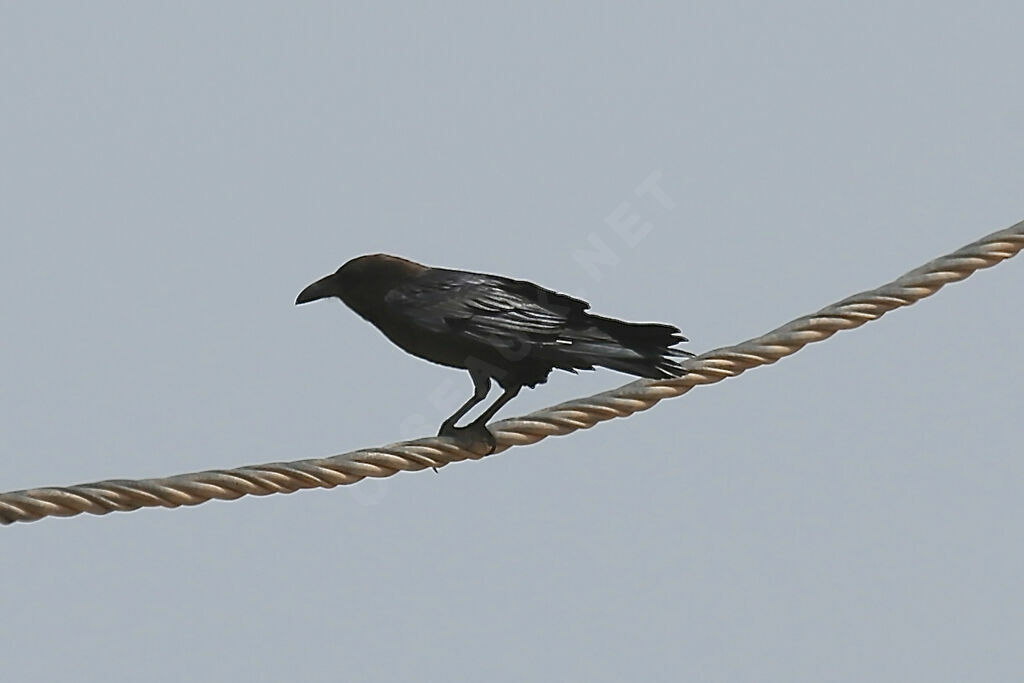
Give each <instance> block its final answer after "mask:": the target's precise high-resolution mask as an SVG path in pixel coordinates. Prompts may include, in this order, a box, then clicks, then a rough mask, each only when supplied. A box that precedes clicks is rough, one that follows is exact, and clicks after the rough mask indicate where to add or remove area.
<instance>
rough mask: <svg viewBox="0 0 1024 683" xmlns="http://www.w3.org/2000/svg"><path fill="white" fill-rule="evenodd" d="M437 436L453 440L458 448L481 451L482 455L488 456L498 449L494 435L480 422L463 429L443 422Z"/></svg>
mask: <svg viewBox="0 0 1024 683" xmlns="http://www.w3.org/2000/svg"><path fill="white" fill-rule="evenodd" d="M437 435H438V436H446V437H448V438H451V439H455V440H456V441H458V442H459V445H460V446H463V447H465V448H468V449H469V450H472V451H479V450H483V451H484V455H490V454H491V453H493V452H494V449H495V448H497V447H498V442H497V441H496V440H495V439H494V434H491V431H490V430H489V429H487V425H485V424H484V423H482V422H470V423H469V424H468V425H466V426H465V427H456V426H455V425H454V424H449V423H447V422H445V423H444V424H442V425H441V431H439V432H438V433H437Z"/></svg>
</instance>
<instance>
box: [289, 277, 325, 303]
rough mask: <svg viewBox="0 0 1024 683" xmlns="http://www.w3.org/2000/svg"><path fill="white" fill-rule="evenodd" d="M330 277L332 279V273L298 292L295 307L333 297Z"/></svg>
mask: <svg viewBox="0 0 1024 683" xmlns="http://www.w3.org/2000/svg"><path fill="white" fill-rule="evenodd" d="M332 277H334V275H333V273H332V274H331V275H328V276H327V277H322V278H320V279H319V280H317V281H316V282H314V283H313V284H311V285H310V286H309V287H306V288H305V289H304V290H302V291H301V292H299V296H298V297H297V298H296V299H295V305H296V306H298V305H299V304H308V303H309V302H310V301H316V300H317V299H326V298H327V297H329V296H334V292H333V287H332V286H331V285H332V284H333V283H332V282H331V278H332Z"/></svg>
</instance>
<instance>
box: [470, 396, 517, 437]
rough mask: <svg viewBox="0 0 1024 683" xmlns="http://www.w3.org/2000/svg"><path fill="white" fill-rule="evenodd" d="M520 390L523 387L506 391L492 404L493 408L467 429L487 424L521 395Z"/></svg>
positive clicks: (482, 414) (481, 414)
mask: <svg viewBox="0 0 1024 683" xmlns="http://www.w3.org/2000/svg"><path fill="white" fill-rule="evenodd" d="M520 389H522V387H521V386H511V387H509V388H507V389H505V393H503V394H502V395H501V396H499V397H498V399H497V400H496V401H495V402H494V403H492V404H491V406H490V407H489V408H488V409H487V410H485V411H484V412H482V413H480V417H478V418H476V419H475V420H473V422H471V423H470V424H468V425H466V427H467V428H468V427H471V426H472V425H474V424H477V423H479V424H481V425H485V424H487V422H488V420H490V419H491V418H492V417H494V414H495V413H496V412H498V411H499V410H501V408H502V406H504V405H505V404H506V403H508V402H509V401H511V400H512V399H514V398H515V397H516V395H517V394H518V393H519V390H520Z"/></svg>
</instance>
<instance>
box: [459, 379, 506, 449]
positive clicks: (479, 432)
mask: <svg viewBox="0 0 1024 683" xmlns="http://www.w3.org/2000/svg"><path fill="white" fill-rule="evenodd" d="M521 388H522V387H518V386H512V387H509V388H508V389H505V393H503V394H502V395H501V396H499V397H498V399H497V400H496V401H495V402H494V403H492V404H491V405H490V407H488V408H487V410H485V411H484V412H482V413H481V414H480V417H478V418H476V419H475V420H473V421H472V422H470V423H469V424H468V425H466V426H465V427H454V428H453V429H452V431H451V432H449V433H447V434H444V436H454V437H457V438H458V439H460V440H462V441H464V442H466V443H468V444H471V445H473V446H475V445H477V444H483V445H485V446H486V447H487V454H491V453H493V452H494V449H495V448H497V447H498V442H497V441H495V440H494V435H493V434H491V431H490V430H489V429H487V421H488V420H490V419H491V418H492V417H494V414H495V413H496V412H498V411H499V410H501V407H502V406H503V405H505V404H506V403H508V402H509V401H511V400H512V399H513V398H515V397H516V394H518V393H519V390H520V389H521ZM474 450H475V449H474Z"/></svg>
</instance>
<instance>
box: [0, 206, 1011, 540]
mask: <svg viewBox="0 0 1024 683" xmlns="http://www.w3.org/2000/svg"><path fill="white" fill-rule="evenodd" d="M1021 249H1024V221H1022V222H1020V223H1017V224H1016V225H1014V226H1012V227H1010V228H1007V229H1005V230H1000V231H998V232H994V233H992V234H991V235H988V236H986V237H983V238H981V239H980V240H978V241H977V242H973V243H971V244H968V245H967V246H965V247H963V248H962V249H958V250H957V251H955V252H953V253H952V254H949V255H947V256H943V257H941V258H937V259H935V260H934V261H931V262H929V263H927V264H925V265H923V266H921V267H920V268H916V269H914V270H912V271H910V272H909V273H907V274H906V275H903V276H902V277H900V278H898V279H896V280H894V281H893V282H890V283H889V284H886V285H882V286H881V287H878V288H876V289H871V290H868V291H865V292H861V293H860V294H854V295H853V296H851V297H847V298H846V299H843V300H842V301H840V302H838V303H835V304H832V305H831V306H827V307H825V308H823V309H821V310H820V311H818V312H816V313H812V314H810V315H805V316H803V317H801V318H797V319H795V320H792V321H790V322H788V323H786V324H785V325H782V326H781V327H778V328H776V329H774V330H772V331H771V332H768V333H767V334H764V335H761V336H760V337H755V338H753V339H748V340H747V341H744V342H741V343H739V344H736V345H734V346H725V347H722V348H719V349H714V350H712V351H708V352H707V353H703V354H701V355H699V356H696V357H694V358H691V359H688V360H686V361H684V362H683V363H682V366H683V367H684V368H685V369H686V371H687V374H685V375H683V376H682V377H678V378H673V379H665V380H637V381H634V382H630V383H629V384H626V385H624V386H621V387H619V388H617V389H613V390H611V391H606V392H603V393H600V394H595V395H594V396H588V397H586V398H580V399H576V400H573V401H568V402H566V403H561V404H559V405H556V406H552V407H550V408H545V409H543V410H538V411H537V412H534V413H530V414H529V415H525V416H523V417H516V418H510V419H506V420H500V421H498V422H495V423H493V424H491V425H489V428H490V430H491V432H493V433H494V436H495V438H496V440H497V443H498V445H497V448H496V449H495V451H494V453H500V452H502V451H504V450H507V449H509V448H511V447H513V446H525V445H528V444H532V443H536V442H538V441H540V440H541V439H544V438H547V437H549V436H560V435H563V434H570V433H572V432H574V431H576V430H579V429H588V428H590V427H593V426H594V425H596V424H598V423H599V422H603V421H605V420H610V419H612V418H615V417H628V416H629V415H632V414H633V413H636V412H640V411H642V410H647V409H649V408H651V407H653V406H654V405H655V404H656V403H658V401H661V400H663V399H666V398H673V397H675V396H681V395H683V394H685V393H686V392H688V391H689V390H690V389H692V388H693V387H695V386H701V385H705V384H714V383H715V382H720V381H722V380H723V379H726V378H728V377H735V376H736V375H739V374H741V373H743V372H745V371H747V370H750V369H751V368H756V367H758V366H761V365H768V364H770V363H774V362H775V361H777V360H779V359H781V358H785V357H786V356H789V355H791V354H794V353H796V352H797V351H799V350H800V349H802V348H803V347H804V346H806V345H807V344H810V343H812V342H819V341H823V340H825V339H828V338H829V337H831V336H832V335H833V334H835V333H836V332H839V331H840V330H849V329H853V328H855V327H860V326H861V325H863V324H864V323H866V322H869V321H871V320H876V319H877V318H880V317H882V316H883V315H885V314H886V313H888V312H889V311H891V310H894V309H896V308H901V307H903V306H909V305H911V304H913V303H915V302H917V301H919V300H921V299H923V298H925V297H927V296H931V295H932V294H934V293H935V292H937V291H938V290H939V289H941V288H942V287H943V286H945V285H947V284H949V283H951V282H958V281H959V280H963V279H964V278H966V277H968V276H970V275H971V274H973V273H974V272H976V271H978V270H980V269H982V268H988V267H990V266H994V265H995V264H997V263H999V262H1001V261H1004V260H1006V259H1008V258H1010V257H1012V256H1015V255H1016V254H1017V253H1018V252H1019V251H1021ZM481 457H483V455H482V454H480V453H476V452H473V451H470V450H467V449H465V448H462V447H460V446H458V445H456V444H455V443H454V442H453V441H452V440H450V439H447V438H442V437H429V438H424V439H417V440H415V441H405V442H401V443H394V444H389V445H387V446H382V447H379V448H370V449H364V450H358V451H352V452H350V453H342V454H340V455H334V456H331V457H328V458H313V459H309V460H296V461H293V462H276V463H268V464H264V465H253V466H248V467H238V468H235V469H230V470H208V471H205V472H194V473H190V474H179V475H177V476H173V477H166V478H162V479H141V480H129V479H114V480H108V481H101V482H96V483H92V484H79V485H77V486H61V487H47V488H37V489H28V490H25V491H12V492H10V493H3V494H0V523H2V524H11V523H13V522H32V521H35V520H38V519H42V518H44V517H71V516H74V515H79V514H82V513H84V512H88V513H91V514H94V515H105V514H107V513H110V512H118V511H122V512H130V511H132V510H138V509H139V508H144V507H167V508H176V507H180V506H183V505H199V504H200V503H205V502H207V501H210V500H235V499H236V498H241V497H242V496H247V495H251V496H266V495H270V494H272V493H292V492H293V491H298V490H301V489H310V488H334V487H335V486H339V485H342V484H354V483H356V482H357V481H360V480H361V479H364V478H366V477H390V476H391V475H393V474H396V473H397V472H402V471H418V470H422V469H426V468H428V467H443V466H445V465H447V464H449V463H453V462H458V461H461V460H468V459H478V458H481Z"/></svg>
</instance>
